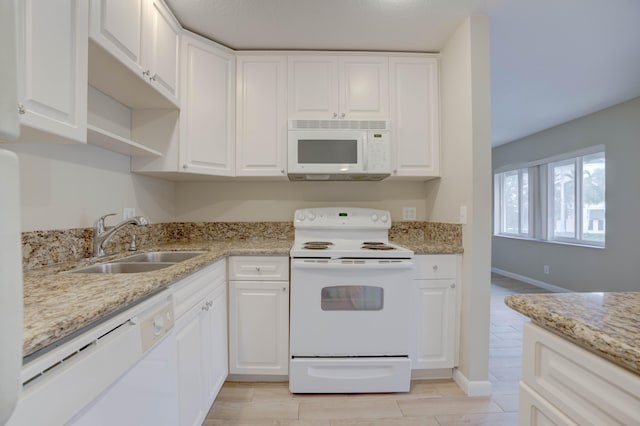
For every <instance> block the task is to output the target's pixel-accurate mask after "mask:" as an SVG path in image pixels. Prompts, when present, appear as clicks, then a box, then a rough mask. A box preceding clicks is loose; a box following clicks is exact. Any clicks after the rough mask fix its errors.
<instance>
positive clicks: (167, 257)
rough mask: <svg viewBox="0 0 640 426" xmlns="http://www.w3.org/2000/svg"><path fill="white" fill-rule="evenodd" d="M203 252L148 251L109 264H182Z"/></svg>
mask: <svg viewBox="0 0 640 426" xmlns="http://www.w3.org/2000/svg"><path fill="white" fill-rule="evenodd" d="M203 253H206V252H204V251H150V252H147V253H140V254H134V255H133V256H128V257H124V258H122V259H119V260H114V261H112V262H109V263H146V262H172V263H177V262H182V261H185V260H188V259H191V258H192V257H196V256H199V255H201V254H203Z"/></svg>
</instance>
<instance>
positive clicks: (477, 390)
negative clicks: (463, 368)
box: [453, 368, 491, 396]
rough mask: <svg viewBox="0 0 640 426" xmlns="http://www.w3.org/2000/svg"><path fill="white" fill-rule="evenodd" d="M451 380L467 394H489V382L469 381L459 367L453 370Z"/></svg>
mask: <svg viewBox="0 0 640 426" xmlns="http://www.w3.org/2000/svg"><path fill="white" fill-rule="evenodd" d="M453 381H454V382H456V383H457V384H458V386H460V389H462V390H463V391H464V393H466V394H467V396H489V395H491V382H490V381H488V380H481V381H480V380H476V381H470V380H469V379H467V378H466V376H465V375H464V374H462V373H461V372H460V370H459V369H457V368H455V369H454V370H453Z"/></svg>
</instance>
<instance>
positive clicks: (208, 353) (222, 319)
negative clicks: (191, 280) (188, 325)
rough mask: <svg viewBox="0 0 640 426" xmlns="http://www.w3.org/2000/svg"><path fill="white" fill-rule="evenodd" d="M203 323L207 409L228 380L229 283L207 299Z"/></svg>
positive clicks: (220, 285)
mask: <svg viewBox="0 0 640 426" xmlns="http://www.w3.org/2000/svg"><path fill="white" fill-rule="evenodd" d="M203 312H204V314H203V320H202V329H201V333H202V336H201V340H202V360H203V365H202V373H203V374H202V376H203V380H204V395H205V403H204V405H205V408H206V407H209V406H210V405H211V404H212V403H213V401H214V400H215V399H216V396H217V395H218V392H220V389H221V388H222V385H223V384H224V381H225V379H226V378H227V373H228V372H229V369H228V362H227V283H226V280H224V279H223V280H222V281H221V282H220V283H219V284H218V287H217V288H216V290H214V291H212V292H211V293H209V294H208V295H207V297H206V298H205V304H204V311H203Z"/></svg>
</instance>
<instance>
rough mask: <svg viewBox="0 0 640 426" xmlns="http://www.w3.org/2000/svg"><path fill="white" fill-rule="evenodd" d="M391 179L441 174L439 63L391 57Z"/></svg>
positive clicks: (414, 58) (422, 59)
mask: <svg viewBox="0 0 640 426" xmlns="http://www.w3.org/2000/svg"><path fill="white" fill-rule="evenodd" d="M389 69H390V81H391V88H390V95H391V137H392V139H391V140H392V167H393V169H392V170H393V172H392V176H398V177H425V178H430V177H437V176H439V174H440V168H439V164H440V159H439V155H440V130H439V120H440V118H439V94H438V61H437V59H436V58H425V57H391V58H390V59H389Z"/></svg>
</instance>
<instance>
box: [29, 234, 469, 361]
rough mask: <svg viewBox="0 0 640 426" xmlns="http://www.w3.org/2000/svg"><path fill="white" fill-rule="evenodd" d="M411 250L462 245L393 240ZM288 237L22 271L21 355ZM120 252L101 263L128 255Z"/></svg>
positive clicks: (183, 246)
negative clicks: (125, 263) (137, 262)
mask: <svg viewBox="0 0 640 426" xmlns="http://www.w3.org/2000/svg"><path fill="white" fill-rule="evenodd" d="M394 242H395V243H397V244H400V245H402V246H404V247H407V248H409V249H411V250H413V251H414V252H415V253H416V254H452V253H462V248H461V247H459V246H455V245H450V244H443V243H437V242H424V241H410V240H406V241H405V240H394ZM292 243H293V242H292V241H291V240H278V239H264V240H224V241H191V242H182V243H165V244H159V245H156V246H152V247H145V248H144V250H140V252H145V251H157V250H198V251H200V250H202V251H206V253H204V254H202V255H199V256H196V257H194V258H192V259H189V260H186V261H184V262H180V263H177V264H175V265H172V266H169V267H167V268H163V269H160V270H157V271H151V272H143V273H136V274H66V273H61V272H65V271H68V270H71V269H75V268H79V267H82V266H87V265H90V264H91V263H97V261H93V262H90V261H78V262H68V263H60V264H56V265H52V266H47V267H42V268H38V269H33V270H29V271H26V272H25V273H24V331H23V355H24V356H28V355H30V354H33V353H34V352H36V351H39V350H41V349H43V348H45V347H46V346H48V345H50V344H52V343H55V342H57V341H59V340H60V339H63V338H65V337H67V336H70V335H72V334H74V333H76V332H78V331H81V330H83V329H84V328H86V327H87V326H90V325H92V324H96V323H97V322H98V321H100V320H101V319H104V318H106V317H107V316H109V315H110V314H113V313H114V312H117V311H120V310H122V309H125V308H128V307H131V306H133V305H135V304H136V303H138V302H140V301H141V300H143V299H145V298H147V297H149V296H151V295H153V294H155V293H157V292H159V291H161V290H163V289H164V288H166V287H167V286H169V285H170V284H172V283H174V282H176V281H178V280H180V279H182V278H184V277H186V276H187V275H189V274H191V273H193V272H196V271H197V270H199V269H201V268H203V267H205V266H207V265H209V264H211V263H213V262H215V261H216V260H218V259H221V258H224V257H226V256H233V255H239V256H269V255H270V256H288V255H289V250H290V249H291V245H292ZM131 254H132V253H130V252H127V253H120V254H118V255H113V256H106V257H103V258H101V259H100V260H99V262H105V261H110V260H115V259H117V258H121V257H125V256H129V255H131Z"/></svg>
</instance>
